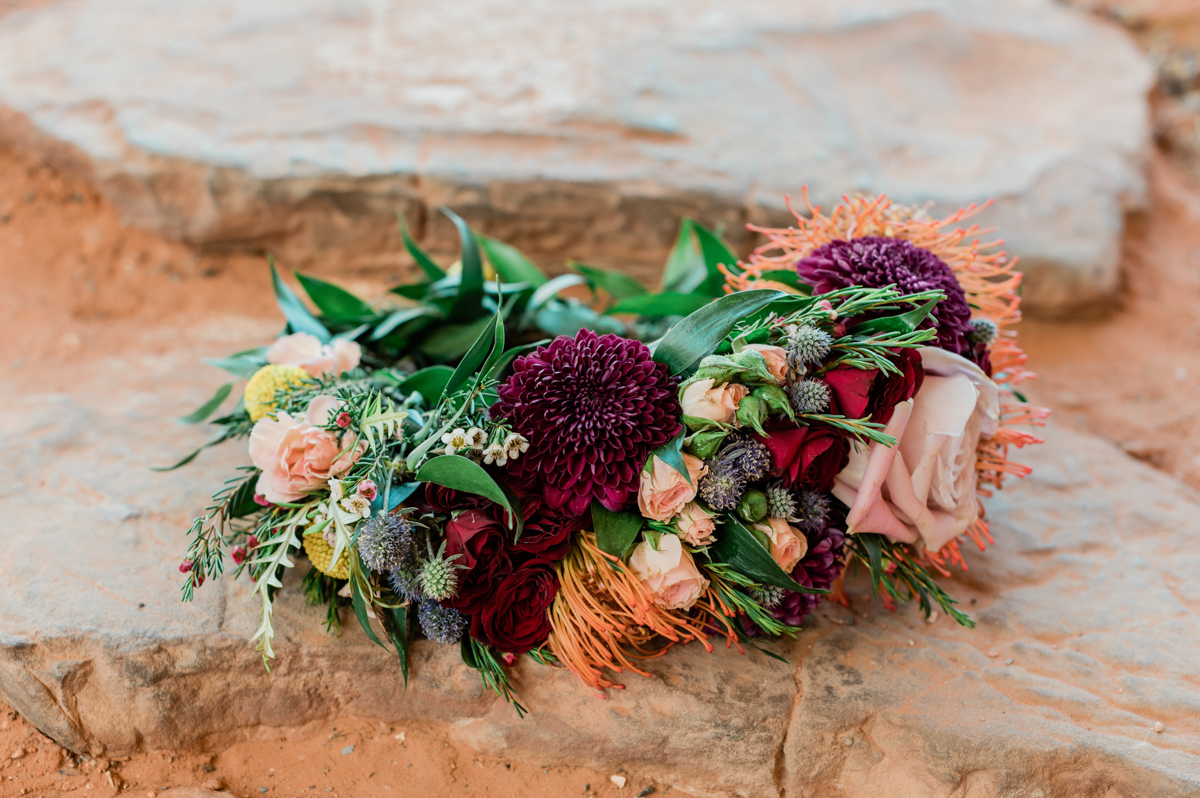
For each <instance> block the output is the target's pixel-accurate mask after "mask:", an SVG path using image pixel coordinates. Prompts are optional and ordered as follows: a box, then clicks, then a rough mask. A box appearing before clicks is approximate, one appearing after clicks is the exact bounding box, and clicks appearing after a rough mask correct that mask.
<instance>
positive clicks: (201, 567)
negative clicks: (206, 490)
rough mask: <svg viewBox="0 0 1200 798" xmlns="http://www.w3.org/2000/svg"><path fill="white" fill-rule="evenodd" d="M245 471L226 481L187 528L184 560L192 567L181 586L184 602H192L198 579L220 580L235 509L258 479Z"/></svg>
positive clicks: (254, 473) (250, 469)
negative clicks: (226, 535) (188, 539)
mask: <svg viewBox="0 0 1200 798" xmlns="http://www.w3.org/2000/svg"><path fill="white" fill-rule="evenodd" d="M241 470H242V471H244V472H248V473H247V474H245V475H244V476H240V477H233V478H232V479H228V480H226V481H225V487H223V488H221V490H219V491H217V492H216V493H215V494H213V497H212V501H213V503H212V504H210V505H209V506H208V507H206V508H205V513H204V515H202V516H200V517H198V518H196V520H194V521H192V526H191V528H189V529H188V532H187V534H188V537H189V538H191V540H190V541H189V542H188V549H187V555H186V557H185V559H187V560H190V561H191V562H192V568H191V570H190V571H188V573H187V580H186V581H185V582H184V583H183V587H182V593H183V600H184V601H191V600H192V595H193V593H194V591H195V589H196V586H197V585H198V584H199V582H200V577H202V576H203V577H205V578H207V579H219V578H220V577H221V574H223V573H224V572H225V548H224V544H225V532H226V529H227V528H228V526H229V522H230V521H231V520H232V519H233V513H234V511H235V509H236V508H237V506H238V505H239V504H240V503H241V502H242V501H244V500H245V498H246V492H247V491H250V493H251V495H253V491H254V483H255V480H256V479H257V478H258V469H256V468H253V467H243V468H242V469H241Z"/></svg>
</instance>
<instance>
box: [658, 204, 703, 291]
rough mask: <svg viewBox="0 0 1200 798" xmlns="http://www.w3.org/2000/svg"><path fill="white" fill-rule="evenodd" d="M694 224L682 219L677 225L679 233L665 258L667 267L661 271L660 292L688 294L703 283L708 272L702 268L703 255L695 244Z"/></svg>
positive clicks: (689, 220)
mask: <svg viewBox="0 0 1200 798" xmlns="http://www.w3.org/2000/svg"><path fill="white" fill-rule="evenodd" d="M694 226H695V222H693V221H692V220H691V219H686V218H685V219H684V220H683V221H681V222H680V223H679V233H678V234H677V235H676V236H675V246H674V247H672V248H671V254H670V255H669V256H668V257H667V265H666V267H665V268H664V269H663V283H662V290H663V291H664V292H678V293H681V294H690V293H691V292H693V291H695V290H696V289H697V288H699V287H700V285H701V284H702V283H703V282H704V280H705V278H706V277H707V276H708V271H707V269H706V268H705V266H704V255H702V254H701V253H700V245H699V244H697V243H696V232H695V230H694Z"/></svg>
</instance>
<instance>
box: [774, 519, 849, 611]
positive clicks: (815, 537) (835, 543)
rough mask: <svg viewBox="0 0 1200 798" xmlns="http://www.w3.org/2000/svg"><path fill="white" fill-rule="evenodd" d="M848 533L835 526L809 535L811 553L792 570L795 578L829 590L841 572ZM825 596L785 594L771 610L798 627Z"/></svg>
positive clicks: (810, 585)
mask: <svg viewBox="0 0 1200 798" xmlns="http://www.w3.org/2000/svg"><path fill="white" fill-rule="evenodd" d="M845 543H846V533H845V532H843V531H842V530H840V529H834V528H833V527H825V529H823V530H821V531H819V532H812V533H810V534H809V535H808V552H807V553H806V554H805V555H804V558H803V559H801V560H800V562H798V563H797V564H796V567H795V568H794V569H792V579H795V580H796V581H797V582H799V583H800V584H802V585H804V586H805V587H817V588H821V589H823V590H828V589H829V586H830V585H832V584H833V580H835V579H837V577H838V574H840V573H841V572H842V562H841V557H842V547H843V546H844V544H845ZM822 598H823V597H822V596H814V595H812V594H811V593H792V592H790V591H789V592H788V593H785V594H784V596H783V599H781V600H780V602H779V603H778V604H776V605H775V606H774V607H771V608H770V610H768V612H770V613H771V614H772V615H774V616H775V617H776V618H778V619H779V620H781V621H783V622H784V623H786V624H791V625H792V626H799V625H800V621H801V619H802V618H804V616H805V615H808V614H809V613H810V612H812V611H813V610H815V609H816V608H817V605H818V604H820V603H821V599H822Z"/></svg>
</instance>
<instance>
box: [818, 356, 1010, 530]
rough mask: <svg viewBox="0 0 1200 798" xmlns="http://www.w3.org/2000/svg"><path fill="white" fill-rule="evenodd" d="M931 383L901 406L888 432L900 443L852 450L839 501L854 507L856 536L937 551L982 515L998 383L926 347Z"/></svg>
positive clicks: (837, 488) (836, 489)
mask: <svg viewBox="0 0 1200 798" xmlns="http://www.w3.org/2000/svg"><path fill="white" fill-rule="evenodd" d="M921 363H922V365H923V366H924V367H925V381H924V383H923V384H922V385H921V390H920V391H918V392H917V395H916V396H914V397H913V398H912V399H910V400H908V401H907V402H904V403H902V404H899V405H897V406H896V409H895V412H894V413H893V415H892V420H891V421H890V422H889V423H888V425H887V429H886V430H885V431H886V432H887V434H888V435H891V436H892V437H894V438H896V439H897V440H898V441H899V444H898V445H897V446H896V447H894V448H889V447H887V446H882V445H880V444H878V443H872V444H871V445H870V446H869V447H862V446H861V445H855V446H852V447H851V453H850V463H849V464H848V465H847V466H846V468H845V469H844V470H843V471H842V472H841V473H840V474H838V476H837V480H836V481H835V482H834V486H833V495H835V496H837V497H838V498H839V499H841V500H842V501H843V502H845V503H846V504H847V505H849V506H850V514H849V516H847V518H846V525H847V526H848V528H849V531H850V533H851V534H854V533H857V532H878V533H880V534H883V535H887V536H888V537H889V538H891V539H892V540H896V541H902V542H905V543H916V542H917V541H918V540H919V541H920V542H921V544H922V545H924V546H926V547H928V548H929V549H931V550H933V551H937V550H939V549H941V548H942V546H945V545H946V543H948V542H949V541H950V540H951V539H953V538H955V537H957V536H958V535H961V534H962V533H963V532H965V531H966V529H967V527H969V526H970V525H971V524H972V523H973V522H974V521H975V520H976V519H977V518H978V517H979V499H978V498H977V496H976V495H975V459H976V449H977V448H978V446H979V441H980V440H986V439H988V438H990V437H992V436H993V435H995V434H996V430H997V429H998V427H999V420H1000V406H999V395H998V390H997V388H996V384H995V383H994V382H992V381H991V380H990V379H988V377H987V375H986V374H984V373H983V371H982V370H981V369H980V368H979V367H978V366H976V365H975V364H974V363H972V362H971V361H969V360H967V359H966V358H963V357H959V356H958V355H955V354H952V353H950V352H947V351H945V350H943V349H937V348H935V347H924V348H923V349H921Z"/></svg>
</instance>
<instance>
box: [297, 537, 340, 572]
mask: <svg viewBox="0 0 1200 798" xmlns="http://www.w3.org/2000/svg"><path fill="white" fill-rule="evenodd" d="M304 553H305V554H307V555H308V559H309V561H310V562H312V564H313V567H314V568H316V569H317V570H318V571H320V572H321V573H323V574H325V575H327V576H332V577H333V578H334V579H349V578H350V556H349V551H348V550H346V549H343V550H342V556H341V557H338V561H337V562H336V563H334V562H333V547H332V546H330V545H329V544H328V543H326V542H325V538H323V537H321V536H320V535H305V536H304Z"/></svg>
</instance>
